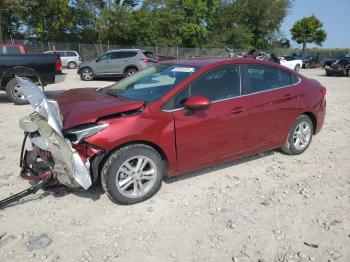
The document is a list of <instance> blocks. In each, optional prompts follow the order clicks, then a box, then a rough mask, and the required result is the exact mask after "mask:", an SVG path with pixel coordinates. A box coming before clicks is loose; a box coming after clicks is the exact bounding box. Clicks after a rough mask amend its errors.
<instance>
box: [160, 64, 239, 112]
mask: <svg viewBox="0 0 350 262" xmlns="http://www.w3.org/2000/svg"><path fill="white" fill-rule="evenodd" d="M240 83H241V81H240V73H239V66H236V65H229V66H223V67H220V68H218V69H215V70H212V71H210V72H208V73H205V74H204V75H202V76H200V77H199V78H197V79H196V80H194V81H193V82H192V83H190V84H189V85H188V86H187V87H185V88H184V89H183V90H182V91H181V92H180V93H178V94H177V95H175V96H174V97H173V98H172V99H171V100H170V101H169V102H168V103H167V104H166V106H165V107H164V109H166V110H172V109H176V108H182V107H183V106H184V103H185V101H186V100H187V99H188V97H190V96H205V97H206V98H208V99H209V101H211V102H215V101H218V100H221V99H226V98H231V97H236V96H239V95H240V87H241V85H240Z"/></svg>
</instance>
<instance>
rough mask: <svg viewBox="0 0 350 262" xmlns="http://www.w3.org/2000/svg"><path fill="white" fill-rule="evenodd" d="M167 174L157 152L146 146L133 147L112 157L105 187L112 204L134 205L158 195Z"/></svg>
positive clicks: (106, 169)
mask: <svg viewBox="0 0 350 262" xmlns="http://www.w3.org/2000/svg"><path fill="white" fill-rule="evenodd" d="M165 172H166V167H165V163H164V160H163V159H162V158H161V156H160V155H159V153H158V152H157V151H156V150H154V149H153V148H152V147H150V146H147V145H143V144H135V145H129V146H126V147H123V148H121V149H119V150H117V151H116V152H114V153H113V154H112V155H110V156H109V158H108V159H107V161H106V163H105V164H104V166H103V168H102V172H101V184H102V186H103V188H104V190H105V191H106V193H107V195H108V197H109V198H110V199H111V200H112V201H114V202H116V203H119V204H123V205H131V204H136V203H139V202H142V201H144V200H146V199H148V198H150V197H152V196H153V195H154V194H155V193H157V191H158V190H159V189H160V187H161V184H162V177H163V175H164V174H165Z"/></svg>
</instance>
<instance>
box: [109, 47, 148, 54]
mask: <svg viewBox="0 0 350 262" xmlns="http://www.w3.org/2000/svg"><path fill="white" fill-rule="evenodd" d="M116 51H143V50H141V49H137V48H134V49H133V48H129V49H113V50H109V51H108V52H107V53H109V52H116Z"/></svg>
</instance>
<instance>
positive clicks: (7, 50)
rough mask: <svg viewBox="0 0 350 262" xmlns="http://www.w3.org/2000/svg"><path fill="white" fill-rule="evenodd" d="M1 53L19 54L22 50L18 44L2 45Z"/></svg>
mask: <svg viewBox="0 0 350 262" xmlns="http://www.w3.org/2000/svg"><path fill="white" fill-rule="evenodd" d="M0 54H1V55H18V54H21V51H20V50H19V48H18V47H17V46H1V47H0Z"/></svg>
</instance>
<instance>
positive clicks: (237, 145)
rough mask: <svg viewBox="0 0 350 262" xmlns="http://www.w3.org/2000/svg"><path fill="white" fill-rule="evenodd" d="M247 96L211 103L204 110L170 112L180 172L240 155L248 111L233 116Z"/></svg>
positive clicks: (244, 148)
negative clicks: (191, 112)
mask: <svg viewBox="0 0 350 262" xmlns="http://www.w3.org/2000/svg"><path fill="white" fill-rule="evenodd" d="M247 100H248V97H239V98H236V99H228V100H226V101H221V102H217V103H212V104H211V105H210V108H209V109H207V110H198V111H194V112H193V114H191V115H189V116H187V115H186V114H185V113H184V110H180V111H176V112H173V114H174V118H175V132H176V144H177V158H178V166H179V169H180V170H189V169H193V168H198V167H200V166H201V165H202V164H205V163H210V162H212V161H213V160H214V159H215V160H217V161H220V159H222V158H225V157H228V156H233V155H236V154H239V153H242V152H244V151H245V150H246V134H247V122H248V115H247V112H245V111H244V109H243V111H242V112H241V113H233V110H235V108H239V107H244V106H245V104H246V103H247Z"/></svg>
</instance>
